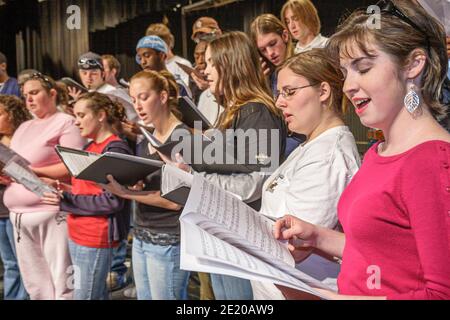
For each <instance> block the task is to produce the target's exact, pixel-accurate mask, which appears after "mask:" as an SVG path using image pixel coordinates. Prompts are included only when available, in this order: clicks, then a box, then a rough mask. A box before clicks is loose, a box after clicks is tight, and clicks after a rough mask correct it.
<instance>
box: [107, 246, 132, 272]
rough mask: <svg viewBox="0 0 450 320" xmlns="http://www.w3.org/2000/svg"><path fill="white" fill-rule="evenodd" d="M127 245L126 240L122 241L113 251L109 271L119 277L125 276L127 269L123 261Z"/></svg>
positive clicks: (125, 256)
mask: <svg viewBox="0 0 450 320" xmlns="http://www.w3.org/2000/svg"><path fill="white" fill-rule="evenodd" d="M127 244H128V240H122V241H121V242H120V244H119V246H118V247H117V248H114V249H113V259H112V265H111V271H112V272H117V273H118V274H119V275H121V276H123V275H125V273H127V271H128V268H127V266H126V265H125V260H126V258H127Z"/></svg>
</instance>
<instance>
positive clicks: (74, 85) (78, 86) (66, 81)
mask: <svg viewBox="0 0 450 320" xmlns="http://www.w3.org/2000/svg"><path fill="white" fill-rule="evenodd" d="M59 81H61V82H63V83H64V84H65V85H66V86H68V87H72V88H76V89H77V90H80V91H81V92H82V93H86V92H88V89H87V88H86V87H85V86H83V85H82V84H80V83H78V82H76V81H75V80H73V79H72V78H69V77H64V78H61V79H60V80H59Z"/></svg>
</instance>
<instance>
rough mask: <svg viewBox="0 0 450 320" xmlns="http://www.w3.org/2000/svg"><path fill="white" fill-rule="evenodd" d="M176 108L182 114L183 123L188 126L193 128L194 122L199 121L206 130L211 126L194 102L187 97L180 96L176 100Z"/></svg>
mask: <svg viewBox="0 0 450 320" xmlns="http://www.w3.org/2000/svg"><path fill="white" fill-rule="evenodd" d="M178 110H179V111H180V112H181V114H182V115H183V119H182V121H183V123H184V124H186V125H187V126H188V127H189V128H195V127H194V122H195V121H199V122H201V125H202V130H208V129H210V128H212V124H211V123H210V122H209V121H208V119H206V117H205V116H204V115H203V114H202V113H201V111H200V110H198V108H197V106H196V105H195V103H194V102H193V101H192V100H191V99H190V98H189V97H180V99H179V101H178Z"/></svg>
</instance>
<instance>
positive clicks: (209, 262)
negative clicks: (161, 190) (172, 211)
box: [180, 220, 323, 298]
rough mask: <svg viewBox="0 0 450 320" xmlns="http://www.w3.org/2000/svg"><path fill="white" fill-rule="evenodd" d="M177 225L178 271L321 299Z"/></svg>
mask: <svg viewBox="0 0 450 320" xmlns="http://www.w3.org/2000/svg"><path fill="white" fill-rule="evenodd" d="M180 224H181V235H182V238H181V261H180V267H181V269H185V270H193V271H198V272H210V273H218V274H226V275H229V276H235V277H240V278H245V279H249V280H255V281H263V282H270V283H276V284H280V285H283V286H287V287H291V288H294V289H297V290H301V291H304V292H308V293H311V294H313V295H316V296H319V297H322V296H321V295H320V294H319V293H318V292H316V291H315V290H314V289H313V288H311V287H310V286H309V285H307V284H305V283H304V282H302V281H301V280H299V279H296V278H295V277H292V276H291V275H289V274H288V273H286V272H283V271H282V270H279V269H277V268H275V267H273V266H271V265H270V264H268V263H265V262H263V261H261V260H259V259H257V258H255V257H253V256H252V255H250V254H247V253H246V252H244V251H242V250H239V249H237V248H235V247H233V246H232V245H230V244H228V243H227V242H225V241H222V240H221V239H219V238H217V237H214V236H213V235H211V234H209V233H208V232H206V231H205V230H202V229H201V228H199V227H198V226H195V225H192V224H190V223H188V222H186V221H184V220H181V221H180ZM322 298H323V297H322Z"/></svg>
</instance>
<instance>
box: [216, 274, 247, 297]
mask: <svg viewBox="0 0 450 320" xmlns="http://www.w3.org/2000/svg"><path fill="white" fill-rule="evenodd" d="M211 284H212V287H213V291H214V296H215V297H216V300H253V290H252V285H251V284H250V281H249V280H246V279H241V278H236V277H231V276H226V275H223V274H212V273H211Z"/></svg>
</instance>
